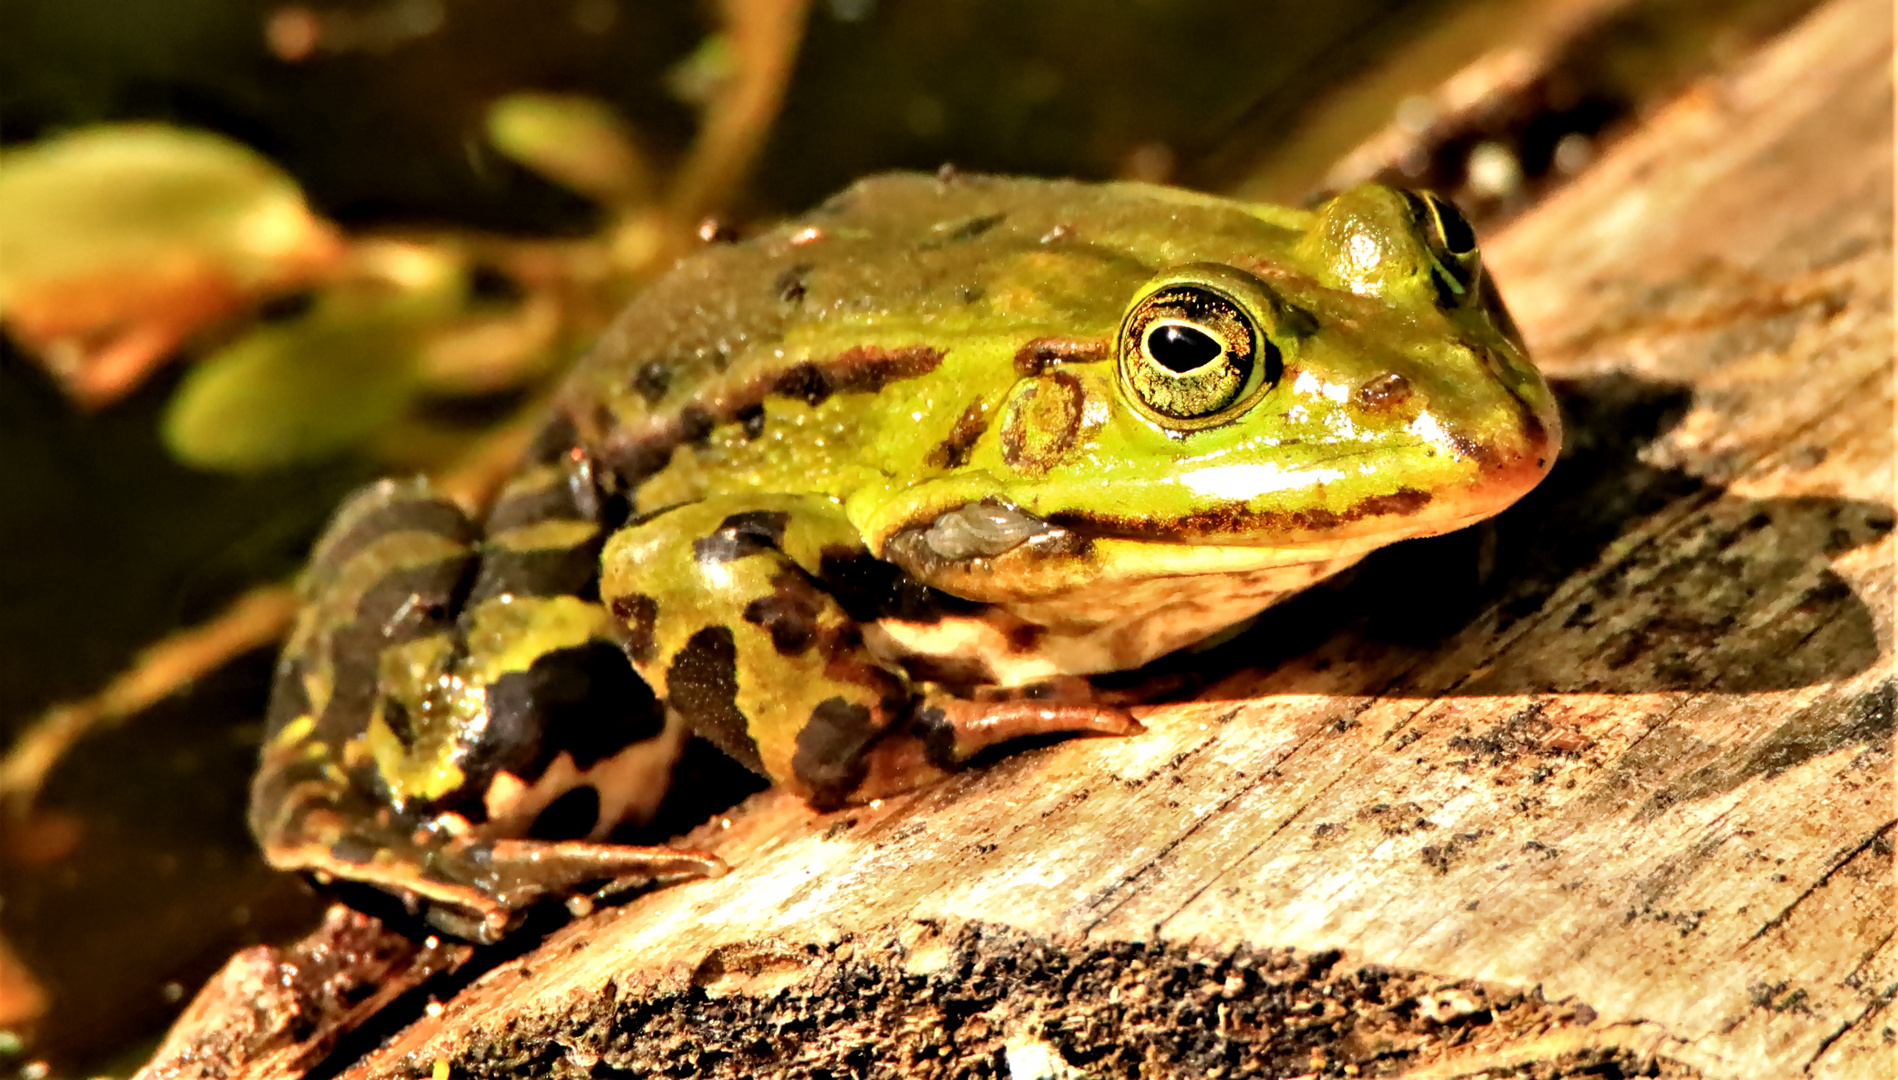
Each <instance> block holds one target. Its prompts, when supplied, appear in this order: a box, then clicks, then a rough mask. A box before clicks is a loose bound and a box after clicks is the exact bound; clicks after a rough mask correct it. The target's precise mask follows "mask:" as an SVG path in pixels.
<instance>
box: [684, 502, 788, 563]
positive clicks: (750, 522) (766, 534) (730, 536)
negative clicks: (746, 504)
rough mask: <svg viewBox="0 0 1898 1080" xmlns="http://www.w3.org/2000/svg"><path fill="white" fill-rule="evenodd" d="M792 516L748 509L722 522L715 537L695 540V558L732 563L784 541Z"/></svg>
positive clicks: (693, 554) (716, 530) (693, 544)
mask: <svg viewBox="0 0 1898 1080" xmlns="http://www.w3.org/2000/svg"><path fill="white" fill-rule="evenodd" d="M789 520H790V515H789V514H786V513H784V512H783V511H781V510H747V511H745V512H744V513H742V514H733V515H732V516H730V517H728V518H726V519H725V520H724V521H722V522H720V523H719V526H718V528H717V529H715V530H713V532H712V535H710V536H707V537H703V538H702V539H698V540H694V541H692V557H693V558H694V559H697V560H698V561H699V562H702V563H712V564H718V563H728V562H733V561H735V560H738V559H743V558H746V557H748V556H751V555H756V554H758V553H759V552H763V551H771V550H773V549H775V548H777V547H778V545H780V544H781V543H783V542H784V526H785V524H786V523H787V522H788V521H789Z"/></svg>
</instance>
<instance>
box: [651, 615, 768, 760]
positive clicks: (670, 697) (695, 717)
mask: <svg viewBox="0 0 1898 1080" xmlns="http://www.w3.org/2000/svg"><path fill="white" fill-rule="evenodd" d="M666 705H667V707H668V708H671V709H672V710H673V711H674V712H677V713H678V714H679V715H680V717H682V718H683V719H684V720H685V722H686V724H687V725H689V726H690V727H691V728H692V730H693V731H694V732H696V733H698V734H699V735H700V736H701V737H703V738H704V739H706V740H707V741H709V742H710V743H711V744H712V745H714V746H716V747H718V748H719V749H720V750H723V751H724V752H725V753H726V754H729V755H730V756H731V757H732V759H733V760H735V761H737V762H738V763H739V764H740V765H743V766H744V767H745V768H747V769H750V770H751V771H752V772H755V773H758V774H759V775H763V774H764V759H763V758H762V757H760V756H759V754H758V744H757V742H755V741H754V740H753V739H752V737H751V730H750V725H749V724H748V723H747V722H746V720H745V714H744V713H742V712H739V711H738V646H737V644H736V643H735V642H734V641H733V640H732V632H731V630H730V629H729V628H727V627H723V626H708V627H706V628H705V629H703V630H700V631H699V632H698V633H696V634H693V635H692V637H691V638H690V639H688V640H687V641H686V643H685V647H684V648H683V649H680V650H679V652H678V654H677V655H675V656H674V657H673V658H672V663H671V665H669V666H668V667H667V668H666Z"/></svg>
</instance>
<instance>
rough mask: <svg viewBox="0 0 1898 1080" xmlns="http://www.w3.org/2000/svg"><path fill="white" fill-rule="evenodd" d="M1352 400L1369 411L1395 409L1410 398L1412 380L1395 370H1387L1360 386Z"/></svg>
mask: <svg viewBox="0 0 1898 1080" xmlns="http://www.w3.org/2000/svg"><path fill="white" fill-rule="evenodd" d="M1351 400H1352V402H1353V403H1354V404H1356V405H1357V407H1358V408H1360V409H1364V410H1366V411H1367V412H1383V411H1388V410H1394V409H1396V408H1398V407H1399V406H1401V405H1403V404H1404V403H1405V402H1406V401H1409V400H1410V380H1409V379H1406V378H1404V377H1403V376H1402V375H1399V374H1397V373H1396V372H1395V371H1390V372H1385V373H1384V374H1382V375H1379V376H1377V377H1376V378H1374V379H1371V380H1369V381H1367V382H1365V384H1364V385H1362V386H1360V387H1358V389H1357V392H1356V393H1354V394H1352V395H1351Z"/></svg>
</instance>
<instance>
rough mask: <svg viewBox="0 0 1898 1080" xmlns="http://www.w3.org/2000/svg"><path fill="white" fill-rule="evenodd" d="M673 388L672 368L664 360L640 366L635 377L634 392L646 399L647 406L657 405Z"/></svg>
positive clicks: (647, 362)
mask: <svg viewBox="0 0 1898 1080" xmlns="http://www.w3.org/2000/svg"><path fill="white" fill-rule="evenodd" d="M671 386H672V368H671V367H669V366H668V365H667V364H666V362H665V361H664V360H648V361H646V362H645V363H643V364H641V365H639V372H638V373H637V374H635V375H634V376H633V390H634V391H635V392H636V393H638V394H639V396H640V397H642V398H645V399H646V404H648V405H657V404H659V399H661V398H663V397H665V396H666V391H667V390H668V389H670V388H671Z"/></svg>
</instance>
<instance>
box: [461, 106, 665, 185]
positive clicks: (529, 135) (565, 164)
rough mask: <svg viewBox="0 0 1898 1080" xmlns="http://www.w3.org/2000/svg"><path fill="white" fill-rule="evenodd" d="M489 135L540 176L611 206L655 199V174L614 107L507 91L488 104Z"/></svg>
mask: <svg viewBox="0 0 1898 1080" xmlns="http://www.w3.org/2000/svg"><path fill="white" fill-rule="evenodd" d="M487 121H488V140H489V141H490V142H492V143H493V144H494V146H495V148H496V149H498V150H500V151H501V152H502V153H503V154H506V155H507V156H508V157H510V158H512V159H514V160H515V161H518V162H520V163H521V164H522V165H525V166H527V167H528V168H530V169H532V170H534V171H535V172H537V173H540V174H541V175H542V176H545V177H547V178H548V179H550V180H552V181H554V182H555V183H557V184H561V185H563V186H565V187H568V188H571V189H573V190H574V191H577V192H579V193H580V194H582V195H586V196H588V197H589V198H592V199H596V200H598V201H600V202H602V203H605V204H607V205H609V206H620V207H624V206H633V205H638V204H640V203H644V202H648V201H650V200H651V199H652V174H651V170H650V168H649V167H648V166H647V164H646V159H645V156H644V155H643V154H641V153H640V152H639V147H638V145H637V144H636V143H635V142H634V140H633V133H632V129H631V128H629V127H628V126H627V124H626V121H625V120H624V119H622V118H621V117H620V115H619V114H618V113H617V112H615V111H614V110H613V108H612V106H610V105H608V104H606V103H605V102H603V101H600V100H598V99H596V98H590V97H583V96H580V95H577V94H545V93H519V94H509V95H508V96H506V97H504V98H501V99H499V100H498V101H496V102H494V103H493V104H492V105H490V106H488V117H487Z"/></svg>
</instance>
